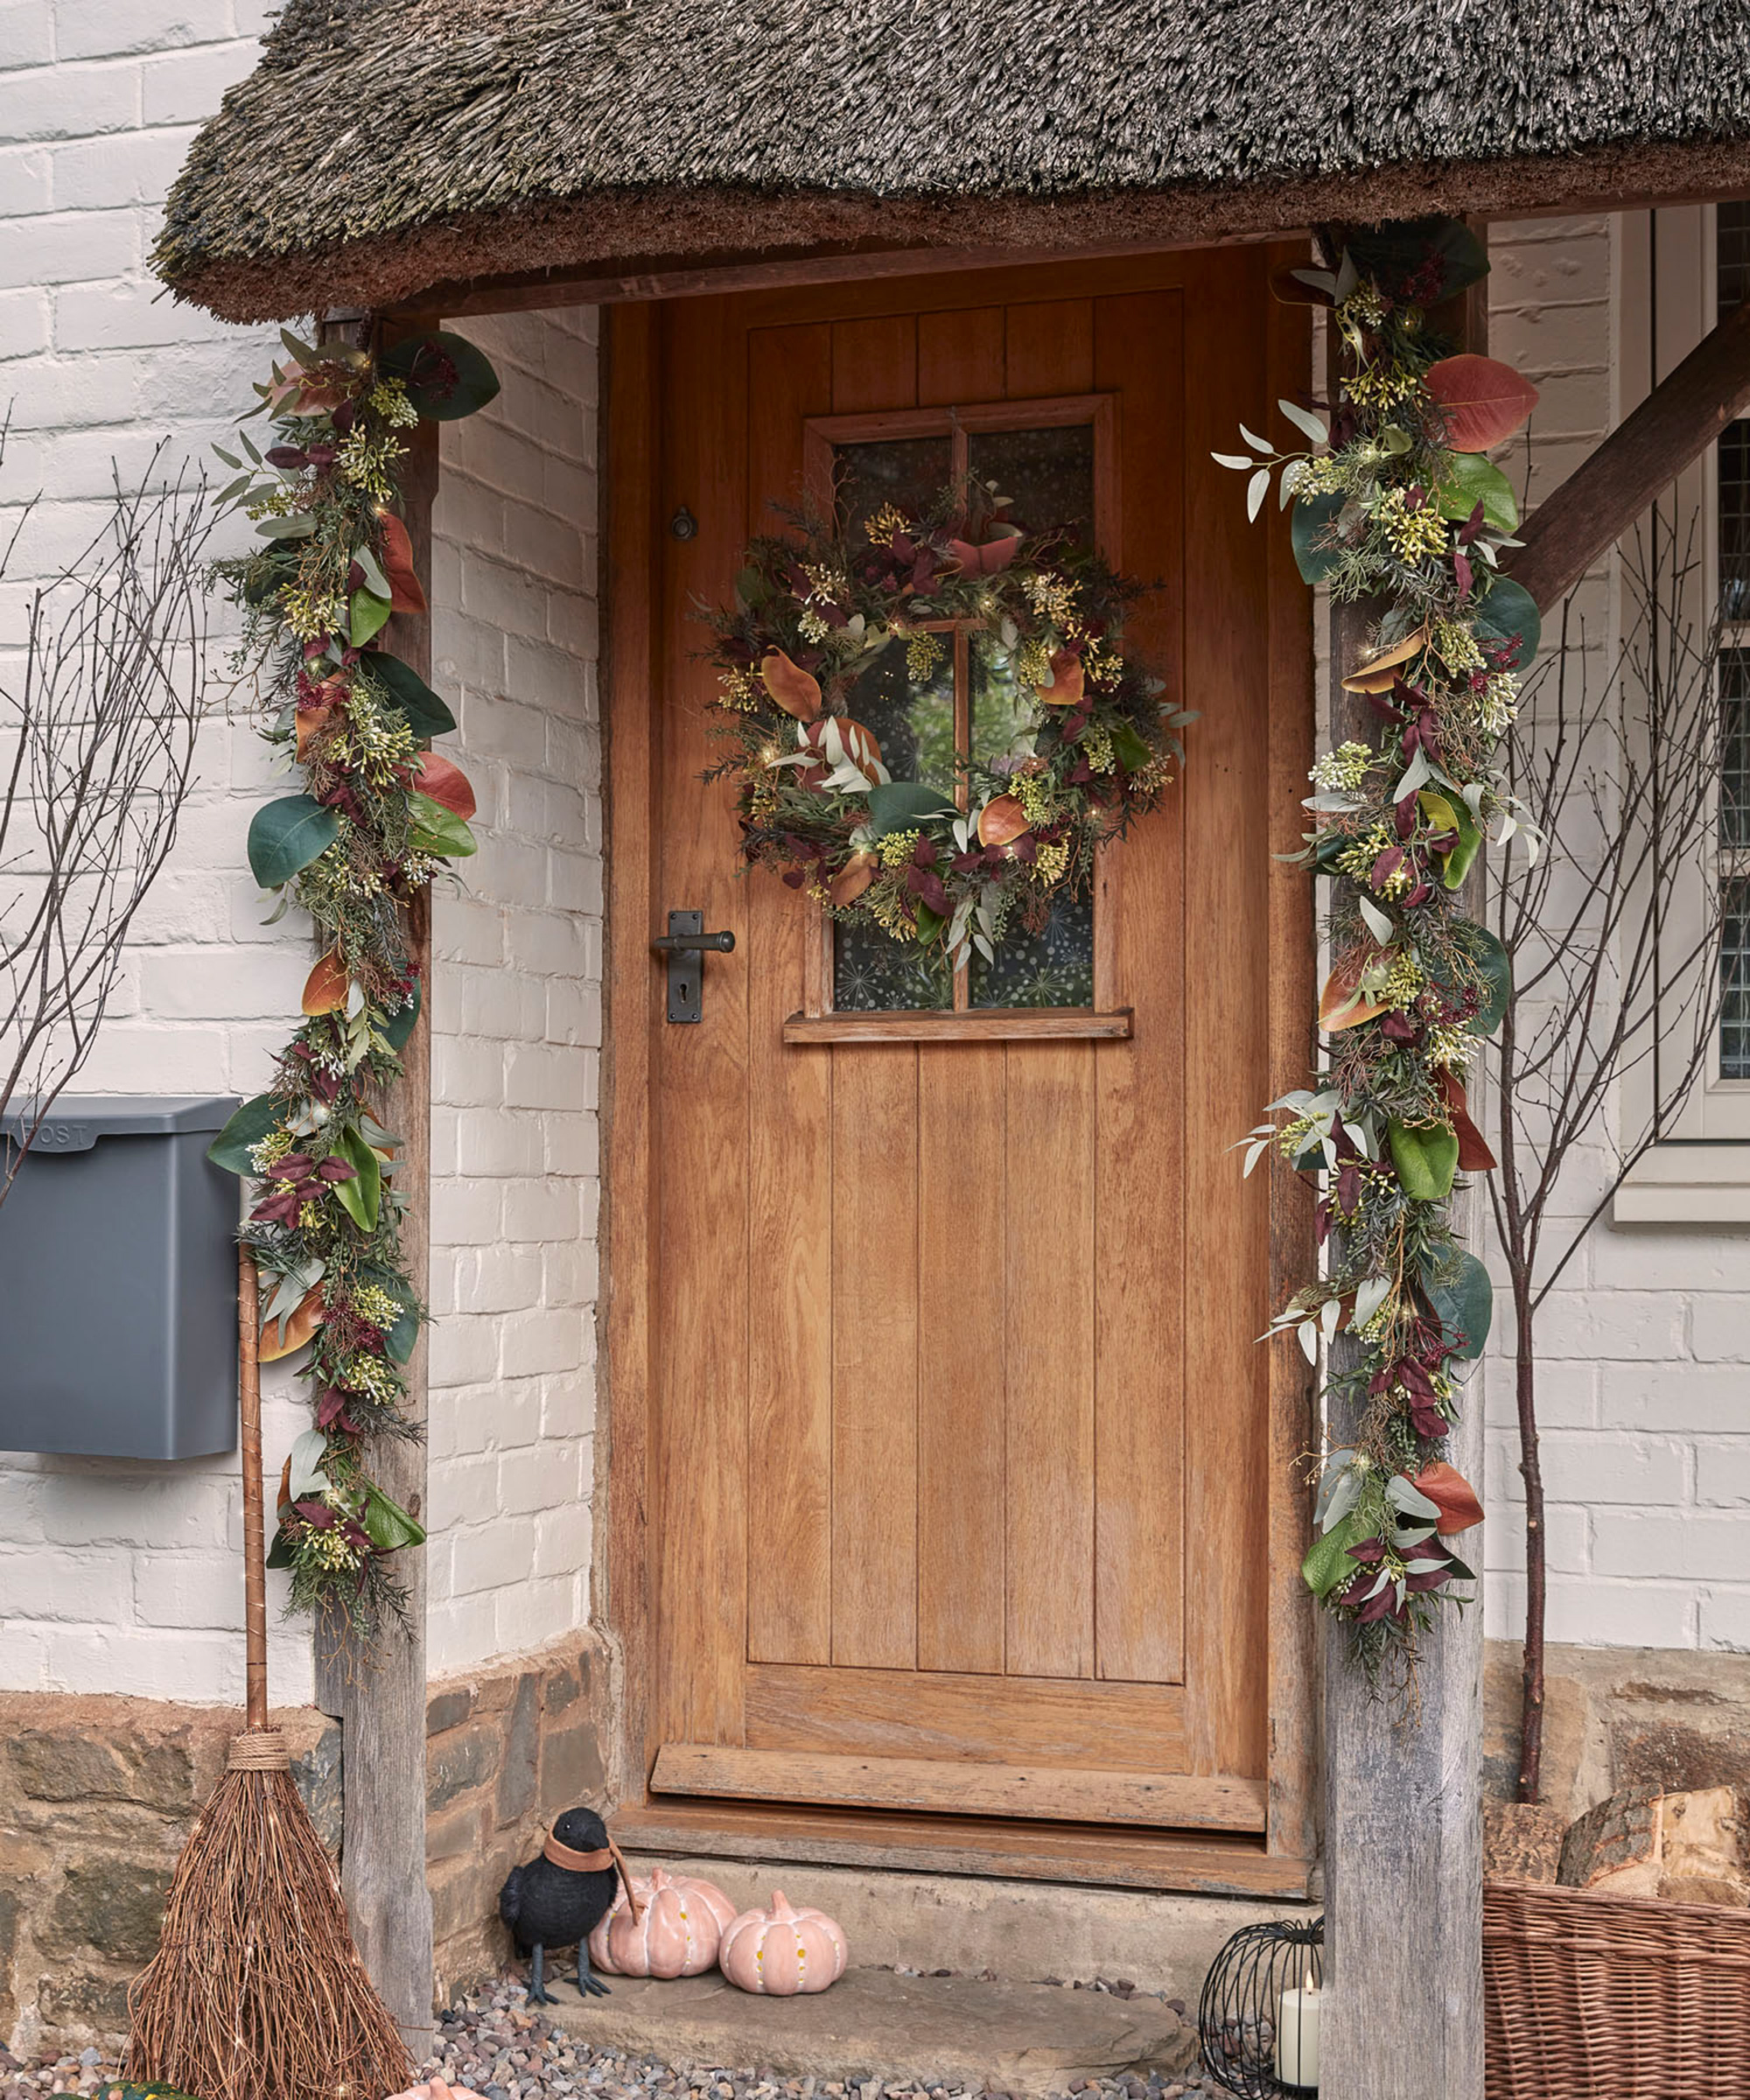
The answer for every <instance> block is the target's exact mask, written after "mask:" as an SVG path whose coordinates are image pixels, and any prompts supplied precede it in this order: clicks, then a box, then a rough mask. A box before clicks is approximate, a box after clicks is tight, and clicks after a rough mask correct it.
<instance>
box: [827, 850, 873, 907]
mask: <svg viewBox="0 0 1750 2100" xmlns="http://www.w3.org/2000/svg"><path fill="white" fill-rule="evenodd" d="M877 865H878V864H877V861H876V858H875V856H874V855H873V854H872V853H865V852H862V851H858V852H856V853H853V854H852V855H851V858H850V859H849V860H847V861H846V862H845V864H844V866H843V867H842V868H841V869H840V870H839V871H838V872H837V875H835V876H834V877H833V879H832V880H831V881H830V883H829V884H828V885H827V890H826V893H827V895H828V896H829V897H830V898H831V899H832V900H833V902H834V903H835V904H836V905H837V907H838V908H839V909H840V910H841V911H843V910H844V907H845V906H846V905H848V904H855V903H856V901H857V900H858V898H859V897H860V896H861V895H862V894H863V893H864V891H865V890H866V889H867V888H868V887H869V886H870V884H871V883H872V882H873V881H874V879H875V870H876V866H877Z"/></svg>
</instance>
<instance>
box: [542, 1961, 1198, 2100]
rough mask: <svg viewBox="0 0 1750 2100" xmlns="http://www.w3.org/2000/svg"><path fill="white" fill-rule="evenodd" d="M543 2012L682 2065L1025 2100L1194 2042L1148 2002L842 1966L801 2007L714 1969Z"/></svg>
mask: <svg viewBox="0 0 1750 2100" xmlns="http://www.w3.org/2000/svg"><path fill="white" fill-rule="evenodd" d="M553 1989H554V1991H555V1994H556V1997H557V1998H558V2001H559V2002H558V2004H557V2005H555V2006H552V2007H549V2009H548V2017H549V2019H552V2020H553V2021H554V2022H555V2024H556V2026H559V2027H561V2028H562V2029H563V2031H564V2032H565V2033H567V2034H569V2035H571V2036H573V2037H574V2038H575V2039H576V2040H578V2041H579V2042H587V2043H589V2044H590V2045H591V2046H592V2047H597V2048H604V2047H605V2048H613V2049H623V2050H626V2051H627V2053H628V2054H649V2055H654V2056H660V2057H661V2058H662V2061H664V2062H665V2063H669V2064H674V2065H676V2066H677V2067H689V2066H690V2065H693V2064H704V2065H711V2066H715V2065H719V2064H738V2065H745V2066H747V2067H749V2068H756V2067H757V2068H770V2069H771V2070H774V2071H778V2072H781V2073H783V2074H784V2075H787V2076H790V2077H816V2078H821V2079H829V2080H833V2081H841V2080H842V2081H844V2082H853V2083H854V2082H865V2081H867V2080H869V2079H872V2078H873V2079H879V2080H881V2081H882V2082H884V2083H886V2082H889V2081H893V2080H900V2079H912V2080H916V2081H920V2082H928V2083H929V2084H932V2085H949V2086H961V2087H967V2088H970V2089H971V2090H972V2091H974V2092H977V2091H978V2090H980V2089H983V2088H984V2087H986V2086H989V2087H991V2088H992V2089H996V2090H999V2091H1005V2092H1010V2093H1014V2094H1017V2095H1019V2096H1023V2100H1040V2096H1044V2095H1046V2094H1049V2093H1062V2092H1065V2091H1067V2090H1068V2089H1069V2088H1070V2087H1071V2086H1073V2085H1075V2083H1077V2082H1078V2081H1080V2080H1082V2079H1088V2078H1110V2077H1113V2076H1115V2075H1122V2074H1123V2073H1124V2072H1126V2071H1138V2072H1148V2071H1159V2072H1166V2073H1177V2072H1181V2071H1183V2070H1185V2069H1186V2068H1187V2066H1188V2065H1189V2064H1190V2062H1191V2061H1192V2059H1193V2057H1194V2055H1195V2054H1196V2047H1197V2044H1196V2037H1195V2035H1194V2033H1193V2031H1192V2029H1191V2028H1190V2027H1189V2026H1187V2023H1186V2022H1185V2021H1184V2020H1182V2019H1180V2017H1179V2015H1178V2014H1177V2013H1176V2012H1173V2010H1172V2008H1171V2007H1170V2006H1169V2005H1166V2004H1164V2003H1163V2002H1162V2001H1161V2000H1160V1999H1159V1998H1118V1997H1116V1996H1113V1995H1110V1994H1109V1993H1107V1992H1105V1991H1071V1990H1068V1989H1061V1988H1057V1987H1055V1986H1054V1985H1050V1984H1016V1983H1006V1982H980V1981H977V1979H975V1978H970V1977H933V1976H900V1975H896V1974H895V1973H894V1972H893V1971H892V1970H890V1969H851V1970H848V1971H846V1972H845V1974H844V1976H842V1977H841V1978H839V1980H838V1982H837V1983H836V1984H835V1985H833V1986H832V1988H831V1990H830V1991H820V1992H817V1993H816V1994H815V1995H814V1996H811V1997H808V1998H756V1997H754V1996H753V1995H752V1994H751V1993H749V1992H747V1991H738V1990H736V1989H735V1988H734V1986H733V1985H731V1984H728V1983H725V1980H724V1978H722V1977H721V1976H720V1975H719V1974H718V1972H717V1971H715V1970H713V1971H711V1973H710V1974H709V1975H706V1976H694V1977H683V1978H676V1980H675V1981H674V1982H673V1983H658V1982H655V1981H654V1980H650V1979H648V1978H634V1977H623V1976H617V1977H615V1978H613V1995H612V1996H611V1997H608V1998H591V2000H590V2002H589V2003H588V2004H587V2005H580V2004H579V2003H578V2001H577V1997H576V1995H575V1991H574V1987H573V1986H572V1985H570V1983H563V1984H556V1985H553Z"/></svg>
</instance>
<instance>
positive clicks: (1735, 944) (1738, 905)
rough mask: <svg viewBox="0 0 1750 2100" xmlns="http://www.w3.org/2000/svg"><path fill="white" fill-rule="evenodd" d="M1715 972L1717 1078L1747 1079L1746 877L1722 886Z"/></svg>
mask: <svg viewBox="0 0 1750 2100" xmlns="http://www.w3.org/2000/svg"><path fill="white" fill-rule="evenodd" d="M1725 920H1726V923H1725V928H1724V930H1723V935H1722V940H1721V945H1720V952H1719V970H1720V978H1721V984H1720V990H1721V992H1722V994H1723V997H1722V1000H1721V1004H1720V1011H1719V1076H1720V1077H1721V1078H1722V1079H1750V878H1747V877H1745V876H1742V875H1734V876H1733V877H1732V878H1731V879H1729V880H1728V881H1727V883H1726V913H1725Z"/></svg>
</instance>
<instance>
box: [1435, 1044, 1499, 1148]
mask: <svg viewBox="0 0 1750 2100" xmlns="http://www.w3.org/2000/svg"><path fill="white" fill-rule="evenodd" d="M1440 1093H1441V1096H1442V1098H1443V1099H1444V1100H1445V1102H1446V1112H1447V1114H1448V1115H1449V1116H1451V1117H1452V1119H1453V1130H1454V1131H1456V1132H1457V1133H1458V1139H1459V1165H1460V1167H1461V1168H1462V1169H1463V1170H1464V1172H1465V1173H1467V1174H1486V1173H1489V1172H1490V1170H1491V1169H1492V1168H1493V1167H1494V1166H1495V1154H1494V1153H1493V1152H1490V1150H1489V1149H1488V1138H1485V1137H1484V1136H1483V1134H1482V1132H1481V1131H1480V1130H1478V1128H1477V1126H1476V1125H1475V1124H1474V1123H1473V1122H1472V1121H1471V1112H1470V1105H1469V1103H1467V1100H1466V1099H1465V1082H1463V1080H1461V1079H1460V1077H1459V1076H1458V1075H1457V1073H1455V1072H1447V1071H1444V1070H1443V1071H1442V1072H1441V1074H1440Z"/></svg>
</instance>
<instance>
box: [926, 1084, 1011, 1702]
mask: <svg viewBox="0 0 1750 2100" xmlns="http://www.w3.org/2000/svg"><path fill="white" fill-rule="evenodd" d="M917 1058H918V1283H917V1292H918V1650H917V1663H918V1668H919V1669H920V1670H990V1671H1000V1670H1001V1669H1002V1667H1003V1650H1004V1611H1003V1565H1004V1524H1003V1494H1004V1421H1003V1410H1002V1407H1001V1405H1000V1400H1001V1396H1002V1392H1003V1383H1004V1358H1005V1347H1006V1335H1005V1305H1004V1285H1003V1269H1002V1263H1001V1261H1000V1259H999V1258H998V1253H999V1250H1000V1249H1001V1247H1002V1244H1003V1233H1004V1220H1005V1215H1006V1212H1007V1203H1008V1165H1007V1152H1006V1142H1007V1123H1006V1116H1005V1098H1004V1064H1003V1052H1002V1050H1001V1049H1000V1048H996V1049H989V1048H974V1049H967V1048H963V1047H958V1046H952V1047H951V1046H949V1045H946V1044H936V1045H931V1046H928V1047H920V1049H919V1051H918V1053H917ZM969 1060H970V1065H969Z"/></svg>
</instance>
